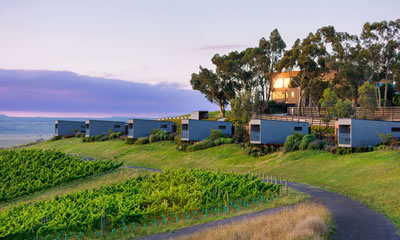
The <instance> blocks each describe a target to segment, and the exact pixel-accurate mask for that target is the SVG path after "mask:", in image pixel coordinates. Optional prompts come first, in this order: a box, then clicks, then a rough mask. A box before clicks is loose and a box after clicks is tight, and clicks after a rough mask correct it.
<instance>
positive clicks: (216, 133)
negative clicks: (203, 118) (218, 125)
mask: <svg viewBox="0 0 400 240" xmlns="http://www.w3.org/2000/svg"><path fill="white" fill-rule="evenodd" d="M221 137H224V134H223V133H222V132H221V130H214V129H211V133H210V137H209V139H211V140H215V139H217V138H221Z"/></svg>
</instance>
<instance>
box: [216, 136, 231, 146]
mask: <svg viewBox="0 0 400 240" xmlns="http://www.w3.org/2000/svg"><path fill="white" fill-rule="evenodd" d="M219 140H220V141H221V144H231V143H233V139H232V138H227V137H223V138H220V139H219Z"/></svg>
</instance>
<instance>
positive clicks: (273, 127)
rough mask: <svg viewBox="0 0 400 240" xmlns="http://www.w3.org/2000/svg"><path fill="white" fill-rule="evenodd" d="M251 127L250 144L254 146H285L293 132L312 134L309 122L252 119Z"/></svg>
mask: <svg viewBox="0 0 400 240" xmlns="http://www.w3.org/2000/svg"><path fill="white" fill-rule="evenodd" d="M249 125H250V126H249V128H250V143H253V144H284V143H285V141H286V138H287V137H288V136H290V135H292V134H293V132H296V133H304V134H308V133H309V132H310V130H309V128H310V125H309V124H308V123H307V122H292V121H279V120H263V119H252V120H250V123H249Z"/></svg>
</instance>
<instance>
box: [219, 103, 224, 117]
mask: <svg viewBox="0 0 400 240" xmlns="http://www.w3.org/2000/svg"><path fill="white" fill-rule="evenodd" d="M219 113H220V116H221V118H225V106H224V105H221V106H219Z"/></svg>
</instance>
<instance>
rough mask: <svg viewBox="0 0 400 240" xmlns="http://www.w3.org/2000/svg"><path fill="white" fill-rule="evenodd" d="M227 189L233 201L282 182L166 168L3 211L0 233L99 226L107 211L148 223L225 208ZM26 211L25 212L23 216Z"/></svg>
mask: <svg viewBox="0 0 400 240" xmlns="http://www.w3.org/2000/svg"><path fill="white" fill-rule="evenodd" d="M226 192H228V193H229V199H230V200H231V201H236V200H241V201H247V202H250V201H253V199H257V198H259V197H261V196H263V197H264V199H266V198H270V197H271V195H277V194H279V192H280V185H275V184H271V183H266V182H263V181H261V179H258V178H257V177H255V176H253V177H250V176H249V175H239V174H227V173H220V172H211V171H204V170H174V171H172V170H164V171H162V172H161V173H159V174H152V175H146V176H139V177H136V178H133V179H129V180H127V181H126V182H123V183H120V184H113V185H109V186H104V187H102V188H100V189H96V190H93V191H83V192H76V193H72V194H68V195H65V196H62V197H55V198H54V199H52V200H48V201H39V202H35V203H33V204H20V205H18V206H16V207H13V208H11V209H9V210H7V211H4V212H1V213H0V238H8V239H33V238H35V237H36V236H40V237H41V239H42V237H44V236H46V235H47V234H57V233H58V232H61V231H73V232H80V231H82V232H85V231H88V230H90V231H93V230H95V231H96V230H98V229H100V225H101V222H102V216H104V218H105V219H104V221H105V222H107V223H109V224H111V227H118V226H121V225H122V224H124V222H126V223H132V222H137V223H145V222H149V221H153V219H154V218H157V217H159V216H160V215H164V216H168V215H169V214H171V212H172V213H174V214H183V213H184V212H191V211H193V210H196V211H198V210H199V209H202V208H206V209H207V208H209V207H213V208H214V207H216V206H218V207H222V205H225V206H226V205H228V204H230V202H227V201H226V195H225V194H226ZM21 216H24V217H21Z"/></svg>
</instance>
